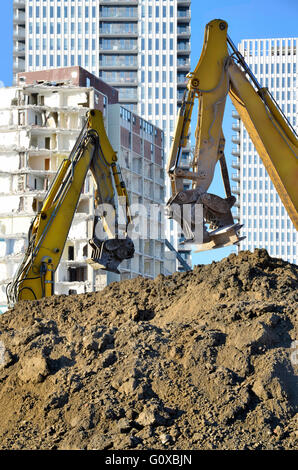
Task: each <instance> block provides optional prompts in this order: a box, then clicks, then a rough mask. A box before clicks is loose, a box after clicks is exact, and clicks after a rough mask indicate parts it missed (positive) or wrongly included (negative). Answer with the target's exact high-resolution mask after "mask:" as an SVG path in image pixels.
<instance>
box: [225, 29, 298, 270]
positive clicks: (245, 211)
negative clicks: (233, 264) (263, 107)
mask: <svg viewBox="0 0 298 470" xmlns="http://www.w3.org/2000/svg"><path fill="white" fill-rule="evenodd" d="M297 42H298V38H279V39H278V38H276V39H250V40H243V41H241V43H240V44H239V45H238V48H239V50H240V52H241V54H242V55H243V56H244V58H245V61H246V63H247V64H248V65H249V66H250V68H251V70H252V71H253V73H254V74H255V76H256V78H257V79H258V81H259V83H260V84H261V86H265V87H268V88H269V90H270V91H271V93H272V95H273V97H274V98H275V100H276V102H277V103H278V104H279V107H280V108H281V110H282V111H283V113H284V114H285V115H286V117H287V119H288V120H289V121H290V123H291V125H292V126H293V128H294V129H295V130H296V131H297V130H298V121H297V105H298V101H297V99H298V93H297V92H298V85H297V71H298V55H297V53H298V51H297ZM234 117H235V123H234V124H233V130H234V131H235V135H234V136H233V138H232V141H233V142H234V144H235V147H234V149H233V151H232V154H233V155H234V157H236V158H235V160H234V162H233V163H232V166H233V168H234V169H235V170H236V171H235V172H234V174H233V175H232V179H233V180H234V181H235V182H236V186H235V187H234V188H233V191H234V193H235V195H236V196H237V197H238V210H237V214H236V217H237V218H238V220H239V221H240V223H241V224H244V227H243V228H242V230H241V232H242V235H245V236H246V239H245V240H243V241H242V242H241V243H240V247H239V249H240V250H254V248H257V247H260V248H261V247H263V248H266V250H267V251H268V253H269V254H270V255H271V256H274V257H278V258H282V259H284V260H287V261H289V262H291V263H297V261H298V246H297V242H298V235H297V231H296V229H295V227H294V225H293V223H292V222H291V220H290V218H289V216H288V215H287V212H286V210H285V208H284V206H283V204H282V202H281V200H280V198H279V196H278V193H277V191H276V190H275V188H274V186H273V183H272V181H271V179H270V178H269V176H268V174H267V171H266V169H265V167H264V165H263V163H262V161H261V159H260V157H259V156H258V154H257V152H256V150H255V148H254V145H253V143H252V141H251V139H250V138H249V135H248V133H247V131H246V130H245V128H244V126H243V124H242V122H241V121H240V119H239V115H237V113H236V112H234ZM281 157H282V156H281Z"/></svg>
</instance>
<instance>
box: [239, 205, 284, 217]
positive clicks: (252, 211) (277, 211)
mask: <svg viewBox="0 0 298 470" xmlns="http://www.w3.org/2000/svg"><path fill="white" fill-rule="evenodd" d="M242 209H243V216H244V215H245V213H247V215H249V216H250V215H255V216H256V215H258V213H259V216H260V217H261V216H268V215H269V214H270V216H271V217H273V216H276V217H279V216H280V215H281V216H283V215H285V209H284V207H283V206H282V207H281V208H280V207H279V206H275V207H274V206H253V207H252V206H251V205H248V206H247V207H246V206H245V205H243V208H242Z"/></svg>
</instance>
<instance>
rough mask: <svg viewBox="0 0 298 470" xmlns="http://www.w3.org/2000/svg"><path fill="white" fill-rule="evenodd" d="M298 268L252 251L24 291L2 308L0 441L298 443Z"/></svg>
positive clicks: (123, 445)
mask: <svg viewBox="0 0 298 470" xmlns="http://www.w3.org/2000/svg"><path fill="white" fill-rule="evenodd" d="M297 274H298V269H297V266H294V265H291V264H289V263H287V262H284V261H282V260H279V259H274V258H270V257H269V255H268V254H267V252H266V251H265V250H256V251H255V252H254V253H253V254H252V253H249V252H241V253H240V254H239V255H237V256H236V255H230V256H229V257H228V258H225V259H224V260H222V261H220V262H218V263H212V264H211V265H206V266H197V267H195V269H194V270H193V271H191V272H187V273H175V274H173V275H172V276H169V277H163V276H159V277H157V278H156V279H155V280H148V279H143V278H137V279H133V280H129V281H122V282H120V283H113V284H111V285H109V286H108V287H107V288H105V289H104V291H101V292H96V293H88V294H82V295H71V296H53V297H50V298H47V299H43V300H40V301H33V302H29V301H22V302H20V303H19V304H17V305H16V306H15V308H14V309H13V310H10V311H8V312H6V313H5V314H3V315H2V316H1V317H0V332H1V334H0V345H1V346H2V349H1V350H0V355H1V357H0V369H1V370H0V442H1V444H0V446H1V449H183V450H185V449H294V448H297V443H298V433H297V429H298V427H297V421H295V412H296V411H297V401H298V395H297V377H295V368H296V372H297V367H298V366H297V363H298V351H297V349H298V347H297V342H296V343H295V340H297V339H298V336H297V277H298V276H297ZM295 347H296V350H295ZM296 416H297V415H296Z"/></svg>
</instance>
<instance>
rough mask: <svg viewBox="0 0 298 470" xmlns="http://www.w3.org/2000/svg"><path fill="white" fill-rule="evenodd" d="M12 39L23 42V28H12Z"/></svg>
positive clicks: (24, 34)
mask: <svg viewBox="0 0 298 470" xmlns="http://www.w3.org/2000/svg"><path fill="white" fill-rule="evenodd" d="M13 38H14V39H17V40H22V39H23V40H24V39H25V38H26V32H25V28H19V27H16V28H13Z"/></svg>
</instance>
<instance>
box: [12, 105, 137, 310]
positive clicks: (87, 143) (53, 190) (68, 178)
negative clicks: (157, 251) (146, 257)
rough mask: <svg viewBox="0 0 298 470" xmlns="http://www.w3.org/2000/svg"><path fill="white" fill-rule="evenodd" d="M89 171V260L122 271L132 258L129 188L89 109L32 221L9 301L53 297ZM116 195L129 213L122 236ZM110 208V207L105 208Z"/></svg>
mask: <svg viewBox="0 0 298 470" xmlns="http://www.w3.org/2000/svg"><path fill="white" fill-rule="evenodd" d="M89 169H90V170H91V173H92V177H93V180H94V183H95V201H94V202H95V207H96V208H97V212H96V211H95V214H96V215H95V217H94V229H93V238H92V239H90V240H89V243H90V245H91V247H92V255H91V259H90V261H89V262H90V263H91V265H93V267H94V268H97V269H99V268H100V269H106V270H108V271H113V272H118V269H117V268H118V265H119V264H120V262H121V261H123V260H124V259H129V258H132V257H133V255H134V245H133V242H132V240H131V239H130V238H129V237H128V236H127V228H128V225H129V223H130V222H131V216H130V210H129V201H128V194H127V190H126V187H125V184H124V181H123V180H122V178H121V171H120V168H119V167H118V165H117V155H116V153H115V152H114V150H113V148H112V146H111V144H110V141H109V139H108V137H107V134H106V132H105V127H104V121H103V116H102V113H101V111H99V110H91V111H89V113H88V118H87V120H86V123H85V125H84V126H83V129H82V131H81V133H80V135H79V137H78V139H77V141H76V143H75V145H74V148H73V150H72V152H71V154H70V155H69V158H68V159H65V160H63V162H62V163H61V166H60V168H59V170H58V172H57V174H56V177H55V179H54V181H53V182H52V184H51V187H50V188H49V190H48V193H47V195H46V197H45V199H44V201H43V205H42V209H41V211H40V212H39V213H38V214H37V215H36V217H35V218H34V220H33V221H32V224H31V227H30V230H29V234H28V248H27V251H26V253H25V256H24V259H23V261H22V263H21V265H20V267H19V269H18V271H17V273H16V275H15V277H14V279H13V281H12V282H11V283H10V284H9V285H8V287H7V297H8V303H9V305H13V304H14V303H15V302H17V301H19V300H34V299H40V298H42V297H48V296H50V295H53V293H54V273H55V271H56V269H57V267H58V265H59V262H60V259H61V256H62V252H63V249H64V245H65V242H66V239H67V236H68V233H69V230H70V227H71V223H72V220H73V217H74V214H75V211H76V207H77V204H78V202H79V198H80V194H81V191H82V187H83V184H84V181H85V178H86V175H87V172H88V170H89ZM115 191H116V194H115ZM116 195H117V197H118V198H123V199H124V205H125V211H126V221H125V228H124V232H123V231H122V232H121V234H119V227H118V224H117V205H116ZM123 199H122V203H123ZM122 205H123V204H122ZM107 207H109V208H110V209H111V210H110V211H107ZM102 208H103V209H102ZM107 212H109V213H107ZM107 215H108V216H107ZM99 219H100V221H101V223H102V226H103V229H104V232H105V233H106V239H104V240H101V239H99V238H97V236H96V225H97V223H98V221H99ZM119 235H121V236H119Z"/></svg>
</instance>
